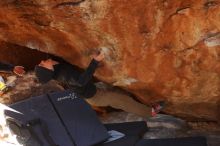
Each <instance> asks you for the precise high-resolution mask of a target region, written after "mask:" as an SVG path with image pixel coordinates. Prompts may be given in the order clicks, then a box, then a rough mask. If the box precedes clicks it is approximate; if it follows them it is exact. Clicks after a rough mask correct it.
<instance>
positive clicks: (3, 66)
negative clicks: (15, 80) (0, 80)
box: [0, 62, 14, 72]
mask: <svg viewBox="0 0 220 146" xmlns="http://www.w3.org/2000/svg"><path fill="white" fill-rule="evenodd" d="M13 69H14V65H12V64H8V63H2V62H0V72H1V71H3V72H4V71H7V72H8V71H13Z"/></svg>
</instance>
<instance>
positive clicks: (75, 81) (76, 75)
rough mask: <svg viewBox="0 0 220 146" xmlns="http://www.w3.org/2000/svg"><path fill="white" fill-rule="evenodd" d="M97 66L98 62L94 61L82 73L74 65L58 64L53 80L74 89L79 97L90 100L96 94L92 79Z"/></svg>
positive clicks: (55, 67) (55, 66)
mask: <svg viewBox="0 0 220 146" xmlns="http://www.w3.org/2000/svg"><path fill="white" fill-rule="evenodd" d="M97 66H98V62H97V61H96V60H94V59H93V60H92V61H91V62H90V64H89V66H88V67H87V69H86V70H85V71H84V72H82V73H81V72H80V71H78V69H77V67H76V66H74V65H71V64H68V63H60V64H56V65H54V75H53V79H55V80H57V81H58V82H60V83H61V84H62V85H64V86H66V87H67V88H69V89H72V90H73V91H74V92H75V93H76V94H78V95H79V96H81V97H83V98H89V97H92V96H94V94H95V93H96V86H95V85H94V83H93V82H92V81H91V79H92V76H93V74H94V72H95V69H96V68H97Z"/></svg>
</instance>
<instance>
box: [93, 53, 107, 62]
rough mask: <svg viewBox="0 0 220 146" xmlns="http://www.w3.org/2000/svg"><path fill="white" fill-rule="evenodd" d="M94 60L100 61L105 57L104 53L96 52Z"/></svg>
mask: <svg viewBox="0 0 220 146" xmlns="http://www.w3.org/2000/svg"><path fill="white" fill-rule="evenodd" d="M93 58H94V59H95V60H96V61H102V60H103V59H104V58H105V55H104V53H103V52H99V53H98V54H96V55H94V57H93Z"/></svg>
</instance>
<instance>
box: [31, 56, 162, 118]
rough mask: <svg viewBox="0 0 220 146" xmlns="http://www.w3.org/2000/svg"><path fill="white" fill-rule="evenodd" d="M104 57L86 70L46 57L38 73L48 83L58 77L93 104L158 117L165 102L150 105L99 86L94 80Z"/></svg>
mask: <svg viewBox="0 0 220 146" xmlns="http://www.w3.org/2000/svg"><path fill="white" fill-rule="evenodd" d="M104 58H105V56H104V53H103V52H99V53H97V54H95V55H94V57H93V59H92V61H91V62H90V64H89V66H88V67H87V69H86V70H85V71H84V72H82V73H81V72H79V71H78V69H77V68H76V66H74V65H72V64H69V63H66V62H58V61H56V60H53V59H47V60H42V61H41V62H40V63H39V64H38V65H36V66H35V74H36V76H37V78H38V80H39V82H41V83H43V84H44V83H47V82H48V81H50V80H56V81H58V83H60V84H61V85H63V86H64V87H67V88H69V89H71V90H73V91H74V93H75V94H77V95H78V96H79V97H82V98H85V100H86V101H87V102H88V103H90V104H91V105H93V106H98V107H106V106H110V107H113V108H116V109H121V110H124V111H126V112H131V113H134V114H137V115H140V116H143V117H149V116H151V115H153V116H155V115H156V114H157V113H158V112H159V111H160V110H161V108H162V105H160V104H157V105H156V106H154V108H150V107H147V106H146V105H144V104H141V103H139V102H137V101H135V100H134V99H132V98H131V97H129V96H127V95H124V94H121V93H118V92H113V91H106V90H104V89H101V88H97V87H96V85H95V84H94V83H93V82H92V77H93V74H94V72H95V70H96V68H97V67H98V64H99V62H101V61H102V60H103V59H104ZM155 107H156V108H155Z"/></svg>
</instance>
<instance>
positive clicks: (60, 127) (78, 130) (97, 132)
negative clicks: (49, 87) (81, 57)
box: [5, 91, 109, 146]
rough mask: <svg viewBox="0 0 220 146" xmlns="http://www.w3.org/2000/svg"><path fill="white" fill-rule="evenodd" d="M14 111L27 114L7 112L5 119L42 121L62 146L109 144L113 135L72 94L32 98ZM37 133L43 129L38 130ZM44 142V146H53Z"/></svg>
mask: <svg viewBox="0 0 220 146" xmlns="http://www.w3.org/2000/svg"><path fill="white" fill-rule="evenodd" d="M10 107H11V108H13V109H15V110H17V111H19V112H21V113H23V115H21V114H17V113H14V112H11V111H5V115H6V116H8V117H12V118H13V119H16V120H17V121H20V122H23V123H26V122H27V121H30V120H33V119H41V120H42V121H44V122H45V123H46V125H47V127H48V131H49V134H50V136H51V137H52V139H53V140H54V142H55V143H56V144H57V145H59V146H74V145H77V146H91V145H94V144H98V143H100V142H103V141H105V140H106V139H107V138H108V137H109V135H108V133H107V130H106V128H105V127H104V125H103V124H102V123H101V122H100V121H99V119H98V117H97V115H96V113H95V112H94V111H93V109H92V108H91V107H90V105H89V104H88V103H87V102H85V101H84V99H82V98H78V97H77V96H75V94H74V93H73V92H71V91H64V92H54V93H51V94H47V95H43V96H39V97H31V98H29V99H27V100H24V101H22V102H19V103H16V104H12V105H10ZM34 128H35V130H36V131H37V133H39V132H40V130H39V126H36V127H34ZM38 135H39V136H40V137H41V138H42V139H43V140H44V142H45V143H44V144H43V146H49V144H48V143H47V141H46V140H45V139H44V137H42V133H39V134H38Z"/></svg>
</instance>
